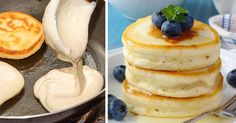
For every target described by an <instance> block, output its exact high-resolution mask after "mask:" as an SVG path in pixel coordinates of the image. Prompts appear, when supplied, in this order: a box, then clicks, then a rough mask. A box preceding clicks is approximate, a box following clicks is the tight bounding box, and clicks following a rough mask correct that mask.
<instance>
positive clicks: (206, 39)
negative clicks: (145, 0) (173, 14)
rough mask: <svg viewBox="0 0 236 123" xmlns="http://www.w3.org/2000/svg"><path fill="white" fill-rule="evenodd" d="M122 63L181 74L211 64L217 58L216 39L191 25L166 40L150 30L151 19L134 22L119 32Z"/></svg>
mask: <svg viewBox="0 0 236 123" xmlns="http://www.w3.org/2000/svg"><path fill="white" fill-rule="evenodd" d="M122 42H123V44H124V56H125V59H126V60H127V61H128V62H129V63H132V64H134V65H135V66H139V67H142V68H147V69H154V70H168V71H184V70H194V69H201V68H205V67H207V66H209V65H212V64H214V63H215V62H216V61H217V59H218V58H219V55H220V38H219V35H218V34H217V32H216V31H215V30H214V29H213V28H211V27H210V26H209V25H207V24H204V23H202V22H199V21H197V20H195V21H194V25H193V27H192V29H191V30H190V31H187V32H183V33H182V34H181V35H180V36H179V37H177V38H168V37H166V36H165V35H163V34H162V32H161V30H160V29H158V28H156V27H155V26H153V24H152V22H151V16H148V17H144V18H141V19H139V20H138V21H136V22H134V23H133V24H131V25H130V26H128V27H127V28H126V30H125V31H124V32H123V36H122Z"/></svg>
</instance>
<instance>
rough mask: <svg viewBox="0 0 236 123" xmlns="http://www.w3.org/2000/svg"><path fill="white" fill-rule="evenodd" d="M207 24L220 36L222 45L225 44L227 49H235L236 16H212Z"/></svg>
mask: <svg viewBox="0 0 236 123" xmlns="http://www.w3.org/2000/svg"><path fill="white" fill-rule="evenodd" d="M209 24H210V25H211V26H212V27H213V28H214V29H215V30H216V31H217V32H218V33H219V35H220V36H221V40H222V44H227V46H228V47H226V48H227V49H229V47H232V48H235V47H236V14H225V15H217V16H213V17H211V18H210V19H209ZM233 45H234V46H233ZM230 49H231V48H230Z"/></svg>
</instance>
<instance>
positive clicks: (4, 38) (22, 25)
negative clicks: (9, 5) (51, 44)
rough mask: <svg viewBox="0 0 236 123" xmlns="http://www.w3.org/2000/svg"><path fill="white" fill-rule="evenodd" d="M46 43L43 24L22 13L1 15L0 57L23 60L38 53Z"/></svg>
mask: <svg viewBox="0 0 236 123" xmlns="http://www.w3.org/2000/svg"><path fill="white" fill-rule="evenodd" d="M43 42H44V35H43V29H42V25H41V23H40V22H39V21H38V20H37V19H35V18H34V17H32V16H30V15H27V14H25V13H21V12H4V13H0V57H1V58H8V59H23V58H26V57H29V56H31V55H32V54H34V53H35V52H36V51H38V50H39V49H40V47H41V45H42V44H43Z"/></svg>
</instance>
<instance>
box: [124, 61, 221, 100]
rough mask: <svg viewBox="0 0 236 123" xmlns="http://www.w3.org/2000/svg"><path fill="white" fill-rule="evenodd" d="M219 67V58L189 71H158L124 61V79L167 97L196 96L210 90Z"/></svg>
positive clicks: (140, 87) (135, 85)
mask: <svg viewBox="0 0 236 123" xmlns="http://www.w3.org/2000/svg"><path fill="white" fill-rule="evenodd" d="M220 69H221V60H220V59H218V60H217V62H216V63H215V64H213V65H211V66H209V67H206V68H203V69H198V70H191V71H180V72H177V71H175V72H174V71H159V70H150V69H144V68H140V67H137V66H135V65H133V64H131V63H128V62H126V79H127V81H128V82H129V84H131V85H132V86H134V87H136V88H139V89H141V90H144V91H147V92H150V93H152V94H156V95H162V96H167V97H177V98H183V97H196V96H200V95H203V94H206V93H208V92H210V91H211V90H212V88H213V87H214V85H215V83H216V78H217V76H218V74H219V72H220Z"/></svg>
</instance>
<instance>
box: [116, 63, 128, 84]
mask: <svg viewBox="0 0 236 123" xmlns="http://www.w3.org/2000/svg"><path fill="white" fill-rule="evenodd" d="M125 69H126V67H125V66H124V65H119V66H116V67H115V68H114V70H113V76H114V77H115V79H116V80H118V81H119V82H123V81H124V80H125Z"/></svg>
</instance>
